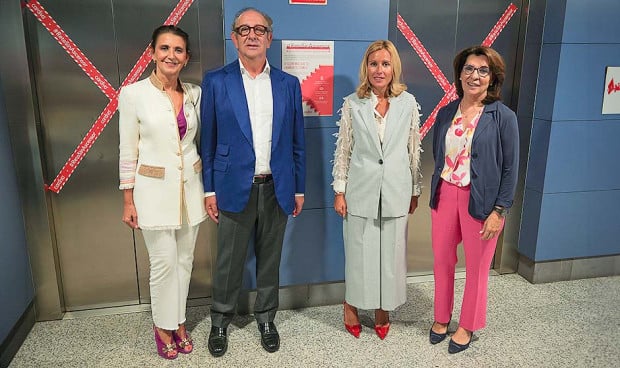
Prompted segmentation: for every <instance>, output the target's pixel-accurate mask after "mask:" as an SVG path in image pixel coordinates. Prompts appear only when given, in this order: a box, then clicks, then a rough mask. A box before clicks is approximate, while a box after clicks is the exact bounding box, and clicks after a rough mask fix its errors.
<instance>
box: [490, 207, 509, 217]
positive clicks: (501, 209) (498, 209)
mask: <svg viewBox="0 0 620 368" xmlns="http://www.w3.org/2000/svg"><path fill="white" fill-rule="evenodd" d="M493 211H495V212H497V214H498V215H500V216H501V217H506V215H507V214H508V209H507V208H504V207H502V206H494V207H493Z"/></svg>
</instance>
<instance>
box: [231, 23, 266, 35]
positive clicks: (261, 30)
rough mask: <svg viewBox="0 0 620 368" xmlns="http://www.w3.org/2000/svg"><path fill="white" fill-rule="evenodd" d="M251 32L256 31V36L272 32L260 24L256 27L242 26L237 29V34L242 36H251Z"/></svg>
mask: <svg viewBox="0 0 620 368" xmlns="http://www.w3.org/2000/svg"><path fill="white" fill-rule="evenodd" d="M251 30H254V34H255V35H257V36H264V35H265V34H266V33H267V32H271V30H270V29H269V27H265V26H262V25H260V24H259V25H256V26H254V27H250V26H246V25H242V26H239V27H237V28H235V32H236V33H237V34H238V35H241V36H247V35H249V34H250V31H251Z"/></svg>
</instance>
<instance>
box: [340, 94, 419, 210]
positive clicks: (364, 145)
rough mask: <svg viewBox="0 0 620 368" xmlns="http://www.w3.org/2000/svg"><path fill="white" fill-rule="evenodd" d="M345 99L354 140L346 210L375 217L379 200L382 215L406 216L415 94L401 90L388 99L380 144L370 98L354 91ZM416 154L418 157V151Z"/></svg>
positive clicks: (409, 193) (415, 104)
mask: <svg viewBox="0 0 620 368" xmlns="http://www.w3.org/2000/svg"><path fill="white" fill-rule="evenodd" d="M347 99H348V100H349V106H350V114H351V115H350V116H351V125H352V130H353V142H354V148H353V150H352V153H351V160H350V163H349V171H348V180H347V190H346V192H345V198H346V201H347V210H348V213H350V214H352V215H354V216H361V217H367V218H378V210H379V202H381V217H400V216H405V215H407V213H408V211H409V204H410V201H411V195H412V192H413V185H412V182H413V178H412V175H413V173H412V172H411V169H410V164H409V151H408V147H407V145H408V141H409V133H410V130H411V128H412V126H411V124H412V117H414V114H415V116H416V117H417V116H418V115H417V114H418V104H417V102H416V100H415V97H413V95H412V94H410V93H407V92H402V93H401V94H400V95H399V96H397V97H393V98H391V99H390V109H389V113H388V115H387V122H386V128H385V135H384V138H383V145H382V144H381V143H380V141H379V135H378V131H377V123H376V121H375V117H374V106H372V102H371V99H369V98H362V99H360V98H359V97H357V95H356V94H355V93H353V94H351V95H349V96H347ZM346 113H348V112H346V111H343V114H346ZM418 128H419V127H417V126H416V127H415V129H418ZM416 148H417V147H416ZM416 154H417V155H418V156H417V157H418V160H419V150H417V151H416ZM416 194H419V193H416Z"/></svg>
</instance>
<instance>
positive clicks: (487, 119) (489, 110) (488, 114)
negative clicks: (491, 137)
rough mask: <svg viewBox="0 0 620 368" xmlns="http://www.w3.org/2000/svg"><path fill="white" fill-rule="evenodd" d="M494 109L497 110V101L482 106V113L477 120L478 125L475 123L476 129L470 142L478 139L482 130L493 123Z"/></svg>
mask: <svg viewBox="0 0 620 368" xmlns="http://www.w3.org/2000/svg"><path fill="white" fill-rule="evenodd" d="M495 110H497V102H493V103H492V104H489V105H485V106H484V110H483V111H482V115H480V119H479V120H478V125H476V130H474V137H473V138H472V140H471V141H472V143H473V142H475V141H476V139H478V137H479V136H480V135H481V134H482V132H484V131H485V130H486V129H487V128H488V127H490V126H491V124H493V113H494V112H495Z"/></svg>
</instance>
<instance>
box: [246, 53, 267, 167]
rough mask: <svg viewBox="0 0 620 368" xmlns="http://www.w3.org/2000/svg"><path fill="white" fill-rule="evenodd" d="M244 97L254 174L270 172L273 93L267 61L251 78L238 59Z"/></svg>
mask: <svg viewBox="0 0 620 368" xmlns="http://www.w3.org/2000/svg"><path fill="white" fill-rule="evenodd" d="M239 67H240V68H241V77H242V78H243V88H244V90H245V98H246V99H247V101H248V111H249V113H250V123H251V125H252V141H253V142H252V143H253V144H254V154H255V155H256V163H255V166H254V175H264V174H271V167H270V165H269V162H270V161H271V132H272V127H273V95H272V92H271V78H270V76H269V72H270V70H271V68H270V67H269V62H268V61H266V62H265V69H263V71H262V72H261V73H260V74H258V75H257V76H256V77H254V78H252V76H251V75H250V73H248V71H247V70H246V69H245V68H244V67H243V63H242V62H241V60H239Z"/></svg>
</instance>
